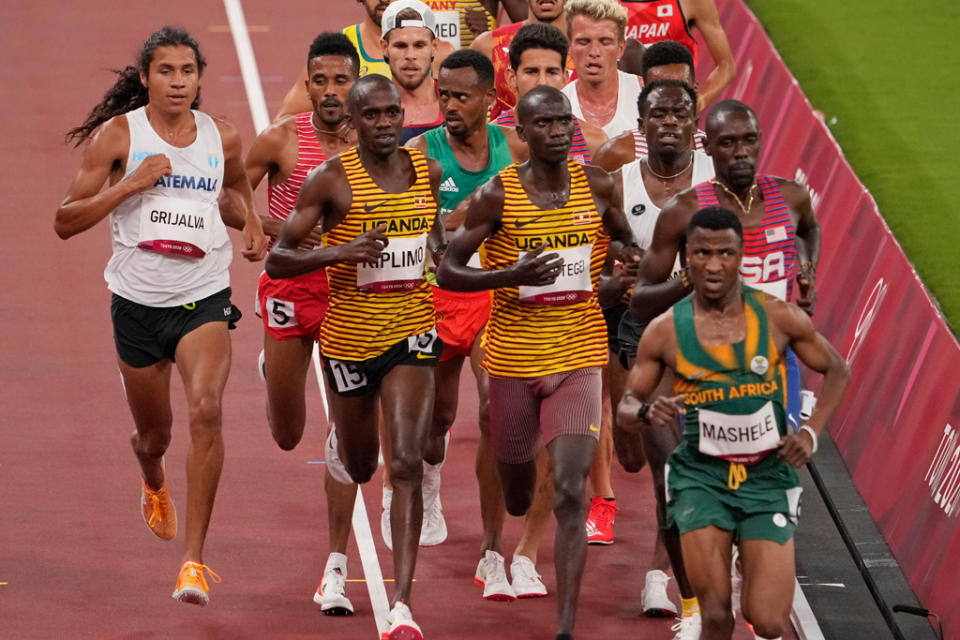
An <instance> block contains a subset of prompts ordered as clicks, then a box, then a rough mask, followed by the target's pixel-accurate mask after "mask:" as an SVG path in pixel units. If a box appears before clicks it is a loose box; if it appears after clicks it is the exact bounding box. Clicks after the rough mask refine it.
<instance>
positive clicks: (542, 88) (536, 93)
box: [516, 84, 570, 123]
mask: <svg viewBox="0 0 960 640" xmlns="http://www.w3.org/2000/svg"><path fill="white" fill-rule="evenodd" d="M554 100H561V101H563V102H566V103H567V106H568V107H569V106H570V100H568V99H567V96H565V95H563V92H562V91H560V90H559V89H555V88H554V87H549V86H547V85H545V84H541V85H538V86H536V87H534V88H533V89H530V91H527V92H526V93H525V94H523V96H522V97H521V98H520V100H518V101H517V109H516V113H517V122H518V123H523V122H525V121H526V120H527V118H529V117H531V116H535V115H536V114H537V112H538V111H539V107H540V105H541V104H542V103H544V102H552V101H554Z"/></svg>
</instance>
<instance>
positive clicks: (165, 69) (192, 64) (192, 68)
mask: <svg viewBox="0 0 960 640" xmlns="http://www.w3.org/2000/svg"><path fill="white" fill-rule="evenodd" d="M140 82H141V83H143V85H144V86H145V87H147V94H148V96H149V101H150V106H151V107H154V108H156V109H160V110H161V111H164V112H166V113H185V112H187V111H189V110H190V105H192V104H193V101H194V99H196V97H197V91H199V90H200V69H199V68H198V66H197V57H196V55H194V53H193V49H191V48H190V47H186V46H175V47H157V48H156V49H155V50H154V52H153V60H151V61H150V67H149V69H148V72H147V75H144V74H143V72H140Z"/></svg>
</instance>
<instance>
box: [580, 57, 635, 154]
mask: <svg viewBox="0 0 960 640" xmlns="http://www.w3.org/2000/svg"><path fill="white" fill-rule="evenodd" d="M579 82H580V80H574V81H573V82H571V83H570V84H568V85H567V86H565V87H564V88H563V89H561V91H563V93H564V95H565V96H567V98H568V99H569V100H570V109H571V110H572V111H573V115H575V116H577V117H578V118H580V119H581V120H586V121H587V122H590V121H589V120H587V118H585V117H584V115H583V108H582V107H581V106H580V98H579V97H578V96H577V83H579ZM617 83H618V89H617V111H616V113H615V114H614V115H613V119H612V120H611V121H610V122H608V123H607V124H605V125H603V127H602V129H603V132H604V133H605V134H607V137H608V138H612V137H614V136H617V135H620V134H621V133H623V132H624V131H632V130H633V129H636V128H637V120H638V119H639V113H638V112H637V98H639V97H640V92H641V91H643V87H641V86H640V78H639V77H638V76H635V75H633V74H632V73H627V72H625V71H620V70H619V69H618V70H617ZM591 124H592V123H591Z"/></svg>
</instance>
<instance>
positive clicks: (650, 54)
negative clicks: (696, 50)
mask: <svg viewBox="0 0 960 640" xmlns="http://www.w3.org/2000/svg"><path fill="white" fill-rule="evenodd" d="M666 64H685V65H687V66H688V67H690V75H691V76H694V77H696V71H695V70H694V68H693V53H691V51H690V49H687V48H686V47H685V46H683V45H682V44H680V43H679V42H676V41H675V40H661V41H660V42H656V43H654V44H652V45H650V46H649V47H647V48H646V50H645V51H644V52H643V62H642V63H641V64H640V72H641V74H642V75H643V78H644V79H646V77H647V71H649V70H650V69H652V68H654V67H662V66H663V65H666Z"/></svg>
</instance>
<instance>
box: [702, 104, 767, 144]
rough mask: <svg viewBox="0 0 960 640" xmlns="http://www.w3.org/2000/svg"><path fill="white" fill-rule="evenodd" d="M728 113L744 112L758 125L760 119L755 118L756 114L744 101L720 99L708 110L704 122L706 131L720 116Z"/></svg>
mask: <svg viewBox="0 0 960 640" xmlns="http://www.w3.org/2000/svg"><path fill="white" fill-rule="evenodd" d="M728 113H745V114H747V115H748V116H750V117H751V118H752V119H753V121H754V123H756V124H757V125H758V126H759V124H760V121H759V120H758V119H757V114H756V113H755V112H754V111H753V109H751V108H750V106H749V105H747V104H746V103H744V102H740V101H739V100H733V99H728V100H721V101H720V102H718V103H717V104H716V106H714V107H713V109H711V110H710V113H709V114H708V115H707V122H706V124H705V128H706V129H707V131H708V132H709V130H710V129H712V128H713V127H714V126H716V125H717V124H718V121H719V120H720V118H721V117H723V116H725V115H726V114H728ZM708 136H709V133H708Z"/></svg>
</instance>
